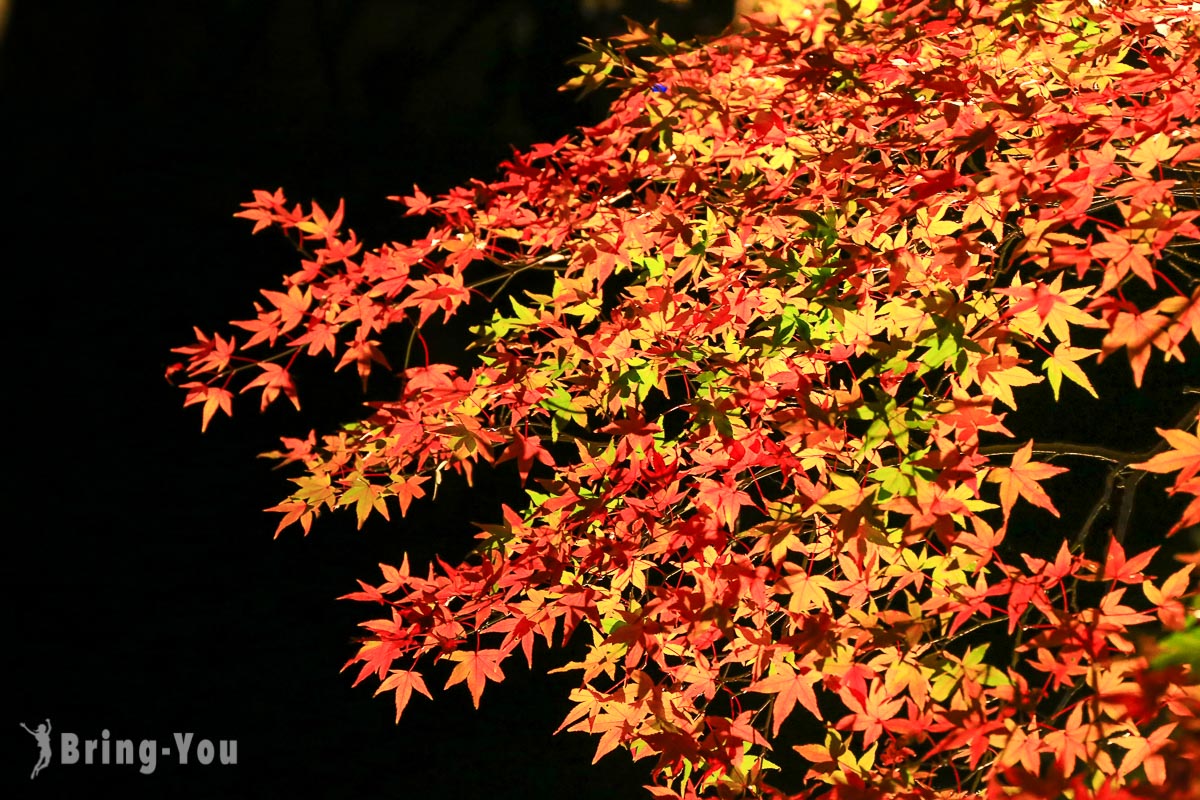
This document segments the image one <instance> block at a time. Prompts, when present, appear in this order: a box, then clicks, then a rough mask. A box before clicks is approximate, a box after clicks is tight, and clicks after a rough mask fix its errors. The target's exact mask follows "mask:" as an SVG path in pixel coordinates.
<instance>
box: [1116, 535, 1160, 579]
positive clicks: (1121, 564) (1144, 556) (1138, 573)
mask: <svg viewBox="0 0 1200 800" xmlns="http://www.w3.org/2000/svg"><path fill="white" fill-rule="evenodd" d="M1157 552H1158V548H1157V547H1151V548H1150V549H1149V550H1147V551H1145V552H1144V553H1139V554H1138V555H1136V556H1134V557H1133V558H1131V559H1129V560H1126V559H1125V548H1124V547H1123V546H1122V545H1121V542H1120V541H1118V540H1117V539H1116V538H1113V539H1110V540H1109V542H1108V555H1107V556H1105V558H1104V573H1103V577H1104V579H1105V580H1106V581H1119V582H1121V583H1137V582H1139V581H1140V580H1142V570H1143V569H1145V568H1146V567H1147V566H1149V564H1150V559H1152V558H1154V554H1155V553H1157Z"/></svg>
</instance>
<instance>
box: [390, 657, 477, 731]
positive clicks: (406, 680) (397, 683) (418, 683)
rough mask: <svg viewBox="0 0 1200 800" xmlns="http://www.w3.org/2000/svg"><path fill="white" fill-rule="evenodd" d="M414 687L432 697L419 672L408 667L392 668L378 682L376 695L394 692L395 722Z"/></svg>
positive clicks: (397, 720) (398, 718)
mask: <svg viewBox="0 0 1200 800" xmlns="http://www.w3.org/2000/svg"><path fill="white" fill-rule="evenodd" d="M414 689H415V690H416V691H418V692H420V693H421V694H423V695H425V696H426V697H428V698H429V699H430V700H432V699H433V695H431V694H430V693H429V689H428V688H426V686H425V679H424V678H422V677H421V673H419V672H417V671H416V670H410V669H394V670H392V672H391V674H390V675H388V676H387V677H386V678H384V679H383V682H382V683H380V684H379V688H378V689H376V690H375V695H376V696H378V695H379V694H381V693H382V692H387V691H394V692H395V693H396V722H399V721H400V715H401V714H403V713H404V708H405V706H407V705H408V701H409V699H410V698H411V697H412V693H413V690H414ZM476 705H478V704H476Z"/></svg>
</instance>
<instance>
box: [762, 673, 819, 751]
mask: <svg viewBox="0 0 1200 800" xmlns="http://www.w3.org/2000/svg"><path fill="white" fill-rule="evenodd" d="M771 669H772V674H771V675H768V676H767V677H765V678H762V679H761V680H757V681H755V682H754V683H752V684H750V685H749V686H747V687H746V691H748V692H759V693H761V694H773V695H775V700H774V701H772V704H771V718H772V720H773V723H772V724H773V725H774V727H773V728H772V730H771V735H772V736H778V735H779V728H780V726H781V725H783V721H784V720H785V719H787V718H788V715H789V714H791V713H792V709H794V708H795V707H796V703H797V702H798V703H800V705H802V706H804V707H805V708H806V709H808V711H809V712H810V713H811V714H812V715H813V716H814V717H816V718H817V719H824V717H822V716H821V709H820V708H819V707H818V706H817V694H816V692H814V691H813V684H814V683H816V682H817V681H819V680H820V679H821V673H820V672H817V671H816V670H811V669H810V670H807V671H806V672H803V673H801V672H797V671H796V670H795V669H793V668H792V666H791V665H790V664H788V663H786V662H783V661H776V662H774V663H772V665H771Z"/></svg>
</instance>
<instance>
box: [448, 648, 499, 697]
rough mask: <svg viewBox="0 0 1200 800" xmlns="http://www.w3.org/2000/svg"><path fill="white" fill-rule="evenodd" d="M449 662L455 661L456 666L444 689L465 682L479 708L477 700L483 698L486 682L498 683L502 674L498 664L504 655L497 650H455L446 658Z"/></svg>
mask: <svg viewBox="0 0 1200 800" xmlns="http://www.w3.org/2000/svg"><path fill="white" fill-rule="evenodd" d="M447 658H449V659H450V660H451V661H457V662H458V666H456V667H455V668H454V671H453V672H451V673H450V679H449V680H448V681H446V686H445V688H447V689H449V688H450V687H451V686H453V685H454V684H456V683H462V682H463V681H466V682H467V688H469V689H470V690H471V700H472V701H474V703H475V707H476V708H479V698H480V697H482V696H483V687H484V684H486V683H487V682H488V680H493V681H495V682H496V683H500V682H501V681H502V680H504V673H503V672H502V671H501V670H500V662H501V661H502V660H503V659H504V654H503V653H502V652H500V651H499V650H496V649H492V650H456V651H455V652H453V653H451V654H450V655H449V656H447Z"/></svg>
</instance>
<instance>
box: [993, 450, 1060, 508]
mask: <svg viewBox="0 0 1200 800" xmlns="http://www.w3.org/2000/svg"><path fill="white" fill-rule="evenodd" d="M1031 455H1033V440H1032V439H1030V440H1029V441H1028V442H1026V443H1025V446H1024V447H1022V448H1021V449H1020V450H1018V451H1017V452H1016V453H1014V454H1013V458H1012V463H1011V465H1010V466H1008V467H994V468H992V470H991V472H989V473H988V476H987V480H989V481H991V482H993V483H998V484H1000V507H1001V508H1002V509H1003V510H1004V516H1005V518H1006V519H1007V518H1008V516H1009V513H1010V512H1011V511H1012V507H1013V505H1014V504H1015V503H1016V502H1017V497H1023V498H1025V499H1026V500H1027V501H1029V502H1030V503H1032V504H1033V505H1035V506H1037V507H1038V508H1044V509H1046V510H1047V511H1049V512H1050V513H1051V514H1053V515H1054V516H1056V517H1057V516H1058V509H1057V508H1055V507H1054V503H1053V502H1052V501H1051V500H1050V496H1049V495H1047V494H1046V492H1045V491H1044V490H1043V489H1042V487H1041V486H1040V485H1039V484H1038V481H1043V480H1046V479H1047V478H1052V477H1054V476H1055V475H1060V474H1062V473H1064V472H1066V471H1067V469H1066V468H1065V467H1055V466H1053V465H1051V464H1042V463H1039V462H1036V461H1030V460H1029V457H1030V456H1031Z"/></svg>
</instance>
